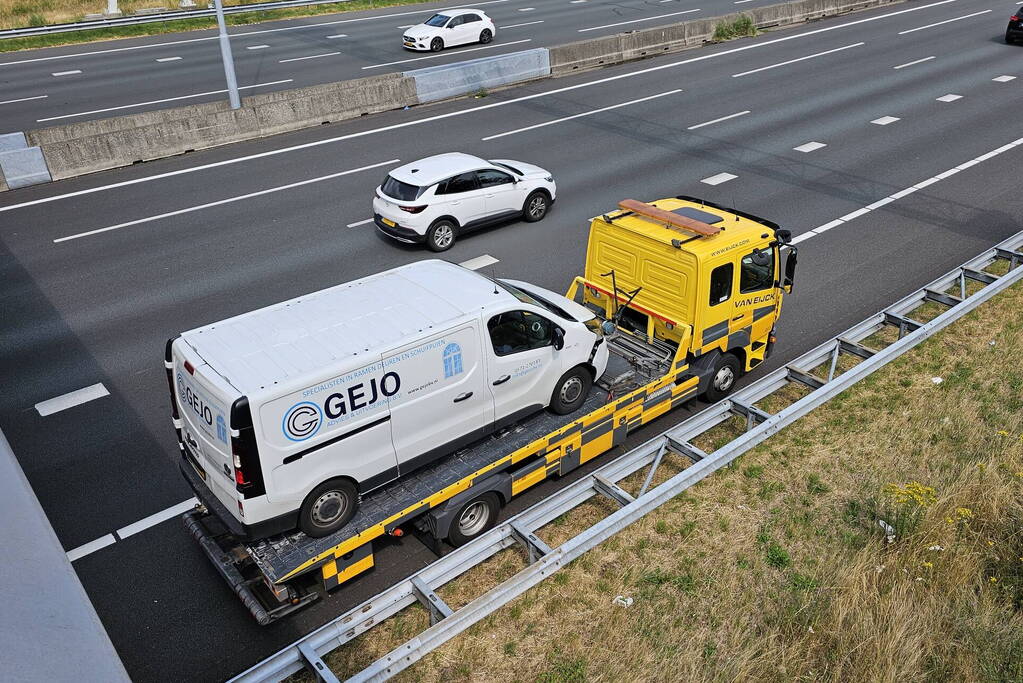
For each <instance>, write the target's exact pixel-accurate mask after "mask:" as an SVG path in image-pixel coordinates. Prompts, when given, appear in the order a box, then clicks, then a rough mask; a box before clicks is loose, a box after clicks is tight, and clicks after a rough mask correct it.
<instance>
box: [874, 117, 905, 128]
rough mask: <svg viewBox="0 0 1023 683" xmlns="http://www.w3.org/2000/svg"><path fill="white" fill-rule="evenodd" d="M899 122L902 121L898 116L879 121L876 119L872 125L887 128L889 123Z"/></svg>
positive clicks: (882, 118)
mask: <svg viewBox="0 0 1023 683" xmlns="http://www.w3.org/2000/svg"><path fill="white" fill-rule="evenodd" d="M899 120H901V119H899V117H897V116H882V117H881V118H879V119H874V120H873V121H871V123H873V124H875V125H878V126H887V125H888V124H889V123H895V122H896V121H899Z"/></svg>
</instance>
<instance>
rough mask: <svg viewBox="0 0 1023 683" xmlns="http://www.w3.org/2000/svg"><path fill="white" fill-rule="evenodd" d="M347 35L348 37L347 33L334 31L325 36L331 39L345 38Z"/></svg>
mask: <svg viewBox="0 0 1023 683" xmlns="http://www.w3.org/2000/svg"><path fill="white" fill-rule="evenodd" d="M347 37H348V34H347V33H335V34H334V35H332V36H327V39H328V40H329V39H332V38H347Z"/></svg>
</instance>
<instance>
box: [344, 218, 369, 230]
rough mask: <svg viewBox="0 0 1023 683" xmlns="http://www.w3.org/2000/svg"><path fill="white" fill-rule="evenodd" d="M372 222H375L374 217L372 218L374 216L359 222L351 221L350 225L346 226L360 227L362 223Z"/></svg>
mask: <svg viewBox="0 0 1023 683" xmlns="http://www.w3.org/2000/svg"><path fill="white" fill-rule="evenodd" d="M372 222H373V219H372V218H367V219H366V220H364V221H358V222H357V223H349V224H348V225H346V226H345V227H346V228H357V227H359V226H360V225H367V224H369V223H372Z"/></svg>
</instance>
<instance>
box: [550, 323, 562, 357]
mask: <svg viewBox="0 0 1023 683" xmlns="http://www.w3.org/2000/svg"><path fill="white" fill-rule="evenodd" d="M551 338H552V342H551V343H552V344H553V345H554V349H555V350H556V351H560V350H561V349H563V348H565V331H564V330H563V329H561V328H560V327H558V326H557V325H555V326H554V330H553V331H552V334H551Z"/></svg>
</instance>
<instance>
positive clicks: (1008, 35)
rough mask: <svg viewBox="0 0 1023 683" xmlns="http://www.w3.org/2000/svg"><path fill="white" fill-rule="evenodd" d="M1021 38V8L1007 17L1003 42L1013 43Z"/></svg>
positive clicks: (1022, 21)
mask: <svg viewBox="0 0 1023 683" xmlns="http://www.w3.org/2000/svg"><path fill="white" fill-rule="evenodd" d="M1021 38H1023V7H1021V8H1019V9H1018V10H1016V11H1015V12H1014V13H1013V15H1012V16H1011V17H1009V27H1008V28H1006V29H1005V42H1007V43H1015V42H1016V41H1017V40H1019V39H1021Z"/></svg>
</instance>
